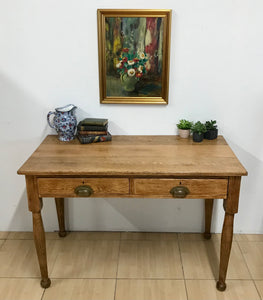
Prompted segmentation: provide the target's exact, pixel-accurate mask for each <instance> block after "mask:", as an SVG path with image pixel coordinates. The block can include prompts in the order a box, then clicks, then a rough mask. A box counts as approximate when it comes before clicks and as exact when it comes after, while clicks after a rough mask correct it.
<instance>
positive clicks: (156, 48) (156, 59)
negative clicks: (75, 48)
mask: <svg viewBox="0 0 263 300" xmlns="http://www.w3.org/2000/svg"><path fill="white" fill-rule="evenodd" d="M103 24H104V28H103V35H102V36H103V44H104V47H103V51H102V53H101V55H103V56H104V57H105V59H104V60H103V62H102V63H103V67H104V72H105V74H103V76H101V79H102V80H104V85H105V86H104V88H105V89H104V91H103V93H104V95H103V98H104V100H105V99H106V100H107V99H108V100H112V99H114V100H115V101H116V100H117V102H118V100H119V102H121V101H124V102H127V103H133V102H134V103H140V99H142V100H143V101H142V102H143V103H147V100H149V101H154V100H157V101H158V100H160V99H163V95H164V92H166V91H164V89H165V87H166V85H165V87H164V86H163V83H164V80H166V81H167V77H168V75H167V71H168V70H167V59H168V58H167V56H168V52H167V47H166V48H165V46H167V43H164V40H167V37H166V38H165V36H164V35H165V33H167V28H165V26H166V27H167V20H166V19H165V18H164V17H163V16H155V15H151V16H140V15H139V16H134V14H133V15H132V16H130V15H127V16H121V15H118V16H112V15H111V16H105V18H104V22H103ZM164 60H166V62H165V61H164ZM101 71H102V70H101ZM114 100H113V101H114ZM161 101H162V100H161Z"/></svg>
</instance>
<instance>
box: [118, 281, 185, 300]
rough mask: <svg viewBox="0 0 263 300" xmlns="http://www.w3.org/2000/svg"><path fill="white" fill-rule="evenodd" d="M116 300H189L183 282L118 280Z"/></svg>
mask: <svg viewBox="0 0 263 300" xmlns="http://www.w3.org/2000/svg"><path fill="white" fill-rule="evenodd" d="M115 300H187V296H186V290H185V284H184V281H183V280H147V279H145V280H137V279H133V280H131V279H119V280H117V288H116V297H115Z"/></svg>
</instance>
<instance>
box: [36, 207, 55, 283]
mask: <svg viewBox="0 0 263 300" xmlns="http://www.w3.org/2000/svg"><path fill="white" fill-rule="evenodd" d="M33 231H34V241H35V246H36V251H37V257H38V262H39V267H40V273H41V278H42V279H41V282H40V284H41V286H42V287H43V288H48V287H49V286H50V284H51V281H50V279H49V278H48V269H47V253H46V239H45V231H44V226H43V222H42V217H41V213H40V212H37V213H33Z"/></svg>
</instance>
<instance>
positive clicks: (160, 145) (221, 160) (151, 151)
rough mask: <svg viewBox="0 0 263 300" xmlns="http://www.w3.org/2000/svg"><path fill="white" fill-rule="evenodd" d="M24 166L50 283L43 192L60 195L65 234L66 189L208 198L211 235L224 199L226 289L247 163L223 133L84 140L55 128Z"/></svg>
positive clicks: (73, 193) (85, 193) (45, 281)
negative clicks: (197, 139)
mask: <svg viewBox="0 0 263 300" xmlns="http://www.w3.org/2000/svg"><path fill="white" fill-rule="evenodd" d="M18 174H23V175H25V177H26V186H27V195H28V207H29V210H30V211H31V212H32V215H33V231H34V241H35V246H36V251H37V255H38V261H39V266H40V272H41V278H42V279H41V286H42V287H43V288H48V287H49V286H50V283H51V282H50V279H49V277H48V269H47V255H46V241H45V232H44V226H43V222H42V217H41V209H42V197H54V198H55V201H56V208H57V215H58V222H59V235H60V236H61V237H63V236H65V235H66V231H65V225H64V197H70V198H71V197H100V198H101V197H120V198H124V197H128V198H146V197H147V198H172V197H174V198H188V199H191V198H193V199H198V198H202V199H205V233H204V237H205V238H206V239H209V238H210V237H211V234H210V225H211V218H212V208H213V199H215V198H220V199H224V205H223V207H224V210H225V219H224V225H223V229H222V238H221V252H220V268H219V280H218V282H217V289H218V290H220V291H224V290H225V289H226V284H225V279H226V273H227V267H228V261H229V255H230V250H231V245H232V237H233V221H234V215H235V214H236V213H237V212H238V202H239V190H240V181H241V176H243V175H247V171H246V170H245V169H244V167H243V166H242V165H241V163H240V162H239V161H238V159H237V158H236V156H235V154H234V153H233V152H232V150H231V149H230V147H229V146H228V145H227V143H226V141H225V140H224V138H223V137H222V136H219V137H218V138H217V139H216V140H212V141H208V140H204V141H203V142H201V143H194V142H193V141H192V140H191V139H181V138H180V137H178V136H113V139H112V141H111V142H106V143H97V144H87V145H82V144H80V143H79V141H78V140H73V141H71V142H60V141H59V140H58V139H57V137H56V136H51V135H50V136H47V137H46V139H45V140H44V141H43V142H42V143H41V145H40V146H39V147H38V148H37V150H36V151H35V152H34V153H33V154H32V155H31V156H30V158H29V159H28V160H27V161H26V162H25V163H24V165H23V166H22V167H21V168H20V169H19V170H18ZM131 201H132V200H131Z"/></svg>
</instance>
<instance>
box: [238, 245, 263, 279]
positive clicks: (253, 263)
mask: <svg viewBox="0 0 263 300" xmlns="http://www.w3.org/2000/svg"><path fill="white" fill-rule="evenodd" d="M238 244H239V246H240V249H241V251H242V253H243V255H244V258H245V260H246V263H247V265H248V268H249V271H250V273H251V276H252V278H253V279H263V242H238Z"/></svg>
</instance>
